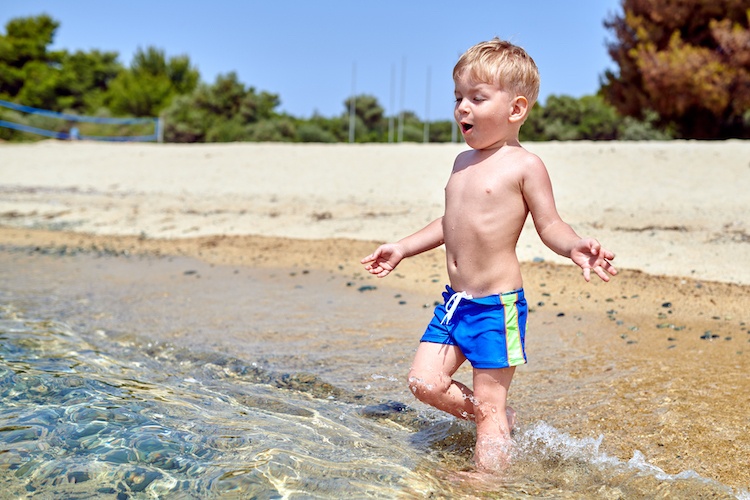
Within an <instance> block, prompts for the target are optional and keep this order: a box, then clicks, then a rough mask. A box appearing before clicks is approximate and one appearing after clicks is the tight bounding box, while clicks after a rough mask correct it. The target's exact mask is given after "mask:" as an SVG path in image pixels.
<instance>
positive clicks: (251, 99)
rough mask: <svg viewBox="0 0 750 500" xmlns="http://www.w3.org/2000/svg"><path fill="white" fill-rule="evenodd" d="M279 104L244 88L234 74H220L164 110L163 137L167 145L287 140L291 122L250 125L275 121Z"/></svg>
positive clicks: (266, 96)
mask: <svg viewBox="0 0 750 500" xmlns="http://www.w3.org/2000/svg"><path fill="white" fill-rule="evenodd" d="M278 105H279V99H278V96H277V95H275V94H270V93H267V92H260V93H258V92H256V90H255V88H253V87H249V88H246V87H245V85H244V84H243V83H242V82H240V81H239V80H238V78H237V74H236V73H233V72H232V73H229V74H227V75H219V76H218V77H217V78H216V81H215V83H214V84H213V85H206V84H200V85H199V86H198V88H197V89H196V90H195V91H194V92H193V93H191V94H190V95H184V96H180V97H178V98H177V99H175V100H174V101H173V102H172V104H171V105H170V106H169V107H168V108H167V109H166V110H165V112H164V114H163V116H164V121H165V131H164V138H165V140H167V141H169V142H229V141H248V140H272V138H273V137H279V138H283V139H285V140H290V139H291V138H293V137H294V134H293V129H294V124H293V123H292V122H291V120H287V121H285V122H283V123H281V122H279V123H275V124H270V123H267V124H265V125H263V126H255V127H254V126H253V125H255V124H258V123H260V122H264V121H269V120H271V119H275V118H277V116H276V115H275V113H274V109H275V108H276V107H277V106H278ZM290 133H291V137H290Z"/></svg>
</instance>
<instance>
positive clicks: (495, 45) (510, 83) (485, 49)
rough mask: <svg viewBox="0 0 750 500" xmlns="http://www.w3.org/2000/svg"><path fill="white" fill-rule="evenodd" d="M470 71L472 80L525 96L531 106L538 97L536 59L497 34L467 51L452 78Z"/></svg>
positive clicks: (457, 64) (455, 68) (459, 61)
mask: <svg viewBox="0 0 750 500" xmlns="http://www.w3.org/2000/svg"><path fill="white" fill-rule="evenodd" d="M467 72H468V76H469V78H471V79H472V80H476V81H477V82H482V83H489V84H493V85H498V86H500V87H501V88H502V89H503V90H507V91H512V92H515V93H516V94H517V95H522V96H524V97H525V98H526V99H527V100H528V101H529V105H530V106H533V105H534V103H535V102H536V100H537V98H538V97H539V81H540V79H539V69H538V68H537V67H536V63H535V62H534V60H533V59H532V58H531V56H530V55H529V54H527V53H526V51H525V50H523V49H522V48H521V47H518V46H517V45H513V44H512V43H510V42H507V41H505V40H500V39H499V38H497V37H495V38H493V39H492V40H490V41H487V42H480V43H478V44H476V45H474V46H473V47H471V48H470V49H469V50H467V51H466V52H464V54H463V55H462V56H461V57H460V58H459V60H458V62H457V63H456V66H455V67H454V68H453V80H454V81H455V80H457V79H458V78H459V77H461V76H463V75H464V74H465V73H467Z"/></svg>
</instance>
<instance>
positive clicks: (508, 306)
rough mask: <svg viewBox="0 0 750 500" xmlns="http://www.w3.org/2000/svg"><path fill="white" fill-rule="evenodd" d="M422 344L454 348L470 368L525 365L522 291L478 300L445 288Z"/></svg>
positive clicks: (524, 301)
mask: <svg viewBox="0 0 750 500" xmlns="http://www.w3.org/2000/svg"><path fill="white" fill-rule="evenodd" d="M445 289H446V291H445V292H443V299H444V300H445V302H444V303H443V304H440V305H438V306H436V307H435V315H434V316H433V318H432V321H430V324H429V325H427V330H425V332H424V335H423V336H422V340H421V341H422V342H434V343H436V344H447V345H455V346H458V347H459V349H461V352H462V353H463V354H464V356H466V359H468V360H469V362H471V366H473V367H474V368H480V369H485V368H508V367H510V366H518V365H522V364H524V363H526V351H525V348H524V344H525V338H526V319H527V317H528V314H529V310H528V305H527V304H526V298H525V297H524V293H523V289H518V290H514V291H512V292H507V293H503V294H500V295H490V296H487V297H481V298H478V299H475V298H472V297H471V296H470V295H468V294H466V293H464V292H458V293H457V292H455V291H454V290H453V289H452V288H451V287H450V286H446V287H445Z"/></svg>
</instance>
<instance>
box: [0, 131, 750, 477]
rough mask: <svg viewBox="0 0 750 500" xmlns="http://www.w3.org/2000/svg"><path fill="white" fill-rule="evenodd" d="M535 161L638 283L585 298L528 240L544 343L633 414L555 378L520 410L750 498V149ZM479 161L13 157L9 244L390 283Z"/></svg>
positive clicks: (528, 386) (331, 151)
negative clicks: (456, 164)
mask: <svg viewBox="0 0 750 500" xmlns="http://www.w3.org/2000/svg"><path fill="white" fill-rule="evenodd" d="M526 147H527V148H528V149H529V150H530V151H532V152H534V153H536V154H538V155H539V156H540V157H541V158H542V159H543V160H544V162H545V164H546V165H547V167H548V169H549V172H550V176H551V178H552V182H553V186H554V187H555V195H556V200H557V204H558V208H559V211H560V213H561V215H562V216H563V218H564V219H565V220H566V221H568V222H569V223H570V224H571V225H572V226H573V227H574V228H575V229H576V230H577V231H578V232H579V234H581V235H586V236H593V237H596V238H598V239H599V240H600V241H601V242H602V243H603V244H604V245H605V246H606V247H607V248H610V249H612V250H613V251H615V253H616V254H617V257H616V259H615V261H614V262H615V264H616V265H617V267H618V269H619V270H620V271H621V274H620V275H618V276H617V278H616V279H614V280H613V281H612V282H611V283H609V284H604V283H592V284H586V283H585V282H584V281H583V279H582V278H581V277H580V272H579V270H577V269H575V268H573V267H571V266H569V265H567V263H566V260H565V259H563V258H561V257H559V256H556V255H554V254H553V253H552V252H551V251H550V250H548V249H546V248H545V247H544V246H543V244H542V243H541V241H540V240H539V237H538V236H537V235H536V233H535V232H534V229H533V223H532V222H531V221H528V222H527V227H526V228H525V231H524V233H523V234H522V236H521V239H520V241H519V243H518V254H519V256H520V258H521V260H522V262H523V272H524V278H525V287H526V289H527V294H528V295H529V296H531V297H532V301H531V302H532V303H533V304H536V306H535V314H536V315H537V318H538V319H537V320H535V321H536V324H537V325H538V326H537V327H536V328H538V329H540V330H541V329H544V328H547V326H549V329H550V330H551V331H553V332H561V331H569V332H578V335H575V336H574V335H571V336H570V338H564V340H563V341H562V342H563V343H565V342H568V343H570V344H571V345H572V344H575V345H576V346H577V348H579V347H581V345H583V347H581V348H585V350H587V351H589V352H590V353H591V354H590V357H589V358H588V359H586V360H585V362H582V363H580V364H572V363H571V364H569V365H564V368H563V369H564V370H565V373H564V374H558V375H559V376H561V377H562V378H563V379H565V380H568V381H575V379H576V378H578V377H583V376H584V375H587V374H588V375H590V374H599V375H601V377H599V382H597V383H598V384H600V387H599V389H601V390H608V391H610V392H614V393H616V394H617V397H618V398H619V400H620V401H622V406H621V407H620V408H611V407H602V406H600V405H597V402H596V401H595V397H594V396H593V395H595V394H597V393H598V392H600V391H596V390H593V391H591V392H590V394H591V396H587V393H588V391H587V390H585V388H584V390H582V391H581V396H580V399H579V400H577V401H575V402H560V401H534V400H533V398H532V396H524V394H528V393H531V392H533V385H534V384H535V383H546V382H547V381H548V379H550V380H551V377H553V376H554V375H552V374H551V373H550V372H549V371H544V370H543V369H541V368H537V369H530V370H529V371H528V372H526V373H524V372H522V373H521V374H520V376H519V377H518V379H519V380H518V381H517V382H516V381H514V384H517V385H518V389H517V391H518V397H519V399H520V403H521V405H523V404H524V402H526V403H527V404H532V403H533V404H534V405H535V406H536V407H537V408H538V411H539V412H540V413H544V412H548V413H551V414H557V416H558V420H557V422H558V424H559V423H567V424H568V427H567V429H568V431H569V432H571V433H573V434H575V433H576V432H580V435H584V434H585V433H584V428H585V429H591V428H592V427H593V428H595V429H597V430H598V431H599V432H602V433H605V434H607V435H613V436H619V437H618V438H616V439H613V440H610V441H609V442H610V443H611V446H612V447H613V450H612V451H613V452H614V453H620V454H621V455H622V456H623V457H625V458H627V457H628V454H629V453H632V450H633V449H638V450H641V451H643V452H644V453H646V454H647V456H648V457H649V460H650V461H651V462H652V463H654V464H655V465H657V466H659V467H661V468H662V469H664V470H666V471H668V472H670V473H675V472H679V471H682V470H686V469H692V470H695V471H697V472H698V473H699V474H701V475H702V476H704V477H708V478H713V479H716V480H718V481H721V482H722V483H723V484H726V485H729V486H731V487H735V488H744V489H747V488H748V487H750V472H748V471H750V416H749V415H750V413H749V412H748V411H747V409H748V408H750V379H748V377H747V373H748V372H749V371H750V267H748V266H747V265H746V262H747V261H748V259H749V258H750V219H749V218H748V216H747V209H748V200H750V198H748V194H747V193H748V192H750V142H747V141H745V142H743V141H724V142H692V141H689V142H687V141H674V142H653V143H650V142H635V143H609V142H603V143H595V142H581V143H532V144H527V145H526ZM464 148H465V146H463V145H416V144H414V145H289V144H286V145H284V144H225V145H141V144H114V145H110V144H89V143H62V142H51V141H50V142H41V143H37V144H0V245H5V246H9V247H30V248H35V247H42V248H56V249H60V248H69V249H71V248H75V249H82V250H94V251H104V250H106V251H108V252H112V253H115V254H116V253H122V252H127V253H129V254H148V255H184V256H189V257H196V258H199V259H202V260H204V261H206V262H209V263H214V264H231V265H235V266H250V267H258V268H262V267H273V268H290V269H318V270H325V271H329V272H332V273H337V274H340V275H342V276H346V277H347V278H348V279H351V280H357V281H361V282H365V283H373V284H375V283H376V280H375V279H374V278H370V277H369V276H366V275H365V273H364V272H363V270H362V269H361V266H360V265H359V259H360V258H361V257H362V256H364V255H366V254H367V253H369V252H370V251H371V250H372V249H374V247H375V245H377V244H378V243H379V242H383V241H389V240H395V239H398V238H400V237H402V236H405V235H407V234H409V233H411V232H413V231H414V230H416V229H419V228H420V227H422V226H424V225H426V224H427V223H428V222H430V221H431V220H433V219H434V218H436V217H438V216H440V214H441V211H442V201H443V200H442V196H443V187H444V185H445V182H446V180H447V177H448V174H449V172H450V167H451V163H452V160H453V158H454V157H455V155H456V154H457V153H458V152H459V151H461V150H463V149H464ZM445 281H446V275H445V271H444V269H443V261H442V252H441V251H440V250H437V251H434V252H431V253H429V254H425V255H421V256H418V257H415V258H414V259H411V260H409V261H406V262H404V263H403V264H402V266H401V267H400V268H399V270H398V272H397V273H395V274H394V276H392V277H389V278H387V279H385V280H379V281H377V285H378V286H382V287H392V288H395V289H403V290H409V291H411V292H415V293H420V294H425V295H434V296H435V297H436V298H437V296H438V294H439V291H440V288H441V287H442V283H444V282H445ZM561 312H564V314H561ZM581 323H583V324H585V325H586V327H585V328H584V329H583V330H585V331H586V332H590V331H591V332H596V334H585V335H583V334H581V330H582V327H581V326H580V324H581ZM551 325H554V326H551ZM541 338H547V337H541ZM553 361H554V360H550V362H553ZM538 362H539V363H544V360H540V361H538ZM553 364H554V363H553ZM558 366H559V363H558ZM524 398H527V399H524ZM574 410H575V411H574Z"/></svg>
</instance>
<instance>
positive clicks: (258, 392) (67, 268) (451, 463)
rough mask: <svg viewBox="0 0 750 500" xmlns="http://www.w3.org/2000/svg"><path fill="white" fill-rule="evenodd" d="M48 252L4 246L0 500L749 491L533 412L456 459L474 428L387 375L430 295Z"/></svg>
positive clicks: (420, 322) (287, 274)
mask: <svg viewBox="0 0 750 500" xmlns="http://www.w3.org/2000/svg"><path fill="white" fill-rule="evenodd" d="M63 253H65V255H48V254H45V253H43V252H42V253H40V252H38V251H31V250H29V249H14V248H5V249H2V252H0V270H2V271H1V272H2V280H3V286H2V289H0V402H1V406H0V488H2V494H0V496H2V497H12V498H23V497H35V498H157V497H159V498H162V497H166V498H341V497H350V498H424V497H433V498H655V497H662V498H670V497H677V498H706V497H711V498H738V497H739V498H743V499H746V498H750V497H748V495H747V493H744V492H737V491H733V490H732V489H730V488H728V487H726V486H724V485H722V484H719V483H716V482H714V481H711V480H707V479H705V478H702V477H701V476H699V475H698V474H696V473H695V472H692V471H683V472H680V473H678V474H667V473H666V472H664V471H662V470H661V469H659V468H657V467H655V466H653V465H651V464H649V462H648V458H647V457H645V456H644V455H643V454H642V453H640V452H639V451H638V450H633V456H632V458H631V459H629V460H622V459H618V458H616V457H613V456H611V455H609V454H608V453H607V452H606V451H604V449H603V446H602V445H603V443H602V440H603V438H602V437H601V436H599V435H597V434H596V432H595V430H593V429H592V431H591V435H590V436H587V437H583V438H581V437H572V436H570V435H568V434H566V433H565V432H562V431H560V430H558V429H556V428H555V427H554V426H552V425H550V424H548V423H546V422H545V421H544V420H542V419H538V418H535V416H534V415H531V418H528V417H527V418H526V419H524V417H523V415H522V417H521V423H520V426H519V429H518V430H517V431H516V432H515V448H514V452H513V454H514V461H513V465H512V466H511V468H510V470H509V471H507V473H506V474H505V475H503V476H502V477H500V476H494V477H493V476H485V477H478V476H476V475H473V474H471V455H472V446H473V441H474V431H473V428H472V426H471V425H469V424H467V423H465V422H460V421H457V420H455V419H453V418H450V417H446V416H445V415H443V414H441V413H440V412H436V411H434V410H432V409H430V408H427V407H425V406H423V405H421V404H419V403H417V402H415V401H414V400H413V398H412V397H411V395H410V394H409V391H408V389H407V388H406V386H405V383H404V381H403V378H404V375H405V373H406V372H407V371H408V367H409V363H410V361H411V356H412V355H413V351H414V347H415V342H416V341H417V339H418V336H419V334H420V333H421V330H422V329H423V327H424V324H425V323H426V321H427V319H428V318H429V315H430V314H431V303H430V299H428V298H425V297H420V296H416V295H409V294H398V293H395V292H393V291H389V290H387V289H384V288H376V289H373V288H371V287H370V286H366V285H363V284H362V283H359V282H356V281H347V279H345V278H343V277H340V276H335V275H329V274H325V273H322V272H319V271H307V270H304V269H298V270H251V269H246V268H232V267H220V266H210V265H207V264H205V263H202V262H199V261H195V260H190V259H181V258H136V257H123V256H120V257H111V256H106V255H98V254H91V253H89V254H81V253H77V252H75V251H73V252H70V251H69V252H63ZM71 254H72V255H71ZM542 390H543V391H547V393H541V394H539V395H538V397H540V398H544V397H547V398H561V397H565V396H566V394H565V391H566V390H568V389H566V387H565V386H564V385H563V386H554V387H549V388H542Z"/></svg>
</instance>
